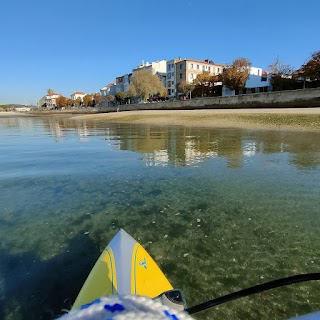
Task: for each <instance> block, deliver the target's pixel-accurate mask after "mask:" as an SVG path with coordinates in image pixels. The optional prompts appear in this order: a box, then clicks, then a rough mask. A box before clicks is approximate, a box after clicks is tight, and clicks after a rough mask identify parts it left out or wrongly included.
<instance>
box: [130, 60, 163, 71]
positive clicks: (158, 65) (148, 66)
mask: <svg viewBox="0 0 320 320" xmlns="http://www.w3.org/2000/svg"><path fill="white" fill-rule="evenodd" d="M140 70H147V71H150V72H152V74H157V73H166V72H167V60H160V61H158V60H157V61H155V62H151V63H149V62H146V63H144V61H142V64H141V65H140V66H137V67H136V68H134V69H133V70H132V73H135V72H137V71H140Z"/></svg>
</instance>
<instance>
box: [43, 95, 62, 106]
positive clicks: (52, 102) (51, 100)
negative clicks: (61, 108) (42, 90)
mask: <svg viewBox="0 0 320 320" xmlns="http://www.w3.org/2000/svg"><path fill="white" fill-rule="evenodd" d="M59 97H61V94H58V93H52V94H47V95H46V99H45V103H46V105H47V108H49V109H51V108H54V107H56V106H57V103H56V99H57V98H59Z"/></svg>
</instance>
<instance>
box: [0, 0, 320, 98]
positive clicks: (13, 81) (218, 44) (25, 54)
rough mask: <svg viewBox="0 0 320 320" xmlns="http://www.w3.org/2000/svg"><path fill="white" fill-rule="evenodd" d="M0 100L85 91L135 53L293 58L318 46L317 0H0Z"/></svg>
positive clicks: (125, 65) (261, 61)
mask: <svg viewBox="0 0 320 320" xmlns="http://www.w3.org/2000/svg"><path fill="white" fill-rule="evenodd" d="M0 12H1V19H0V30H1V32H0V44H1V47H0V104H6V103H21V104H31V103H36V102H37V101H38V100H39V99H40V98H41V97H42V96H43V95H45V94H46V91H47V89H48V88H53V89H54V90H55V91H56V92H57V93H62V94H63V95H65V96H68V97H69V96H70V94H71V93H72V92H74V91H84V92H86V93H92V92H97V91H99V89H100V88H102V87H103V86H105V85H106V84H108V83H110V82H112V81H113V80H114V79H115V77H116V76H120V75H122V74H125V73H128V72H131V70H132V68H134V67H135V66H137V65H139V64H140V63H141V61H142V60H144V61H149V62H151V61H154V60H161V59H172V58H177V57H182V58H192V59H206V58H209V59H211V60H213V61H214V62H216V63H230V62H232V60H234V59H235V58H238V57H246V58H248V59H249V60H250V61H251V62H252V64H253V66H256V67H262V68H264V69H267V68H268V65H269V64H271V63H272V62H273V61H274V60H275V59H276V57H277V56H278V57H279V59H280V61H281V62H283V63H286V64H290V65H291V66H293V67H295V68H299V67H300V66H301V64H302V63H304V61H305V60H307V59H308V58H309V56H310V54H311V53H312V52H314V51H316V50H320V33H319V30H320V27H319V12H320V1H319V0H304V1H301V0H269V1H257V0H255V1H251V0H243V1H238V0H224V1H215V0H162V1H152V0H149V1H147V0H122V1H117V0H113V1H111V0H109V1H108V0H90V1H83V0H55V1H47V0H28V1H25V0H10V1H9V0H3V1H1V4H0Z"/></svg>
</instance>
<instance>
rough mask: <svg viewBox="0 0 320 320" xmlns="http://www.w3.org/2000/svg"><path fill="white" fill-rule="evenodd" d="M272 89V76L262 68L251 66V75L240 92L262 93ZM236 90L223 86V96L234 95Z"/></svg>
mask: <svg viewBox="0 0 320 320" xmlns="http://www.w3.org/2000/svg"><path fill="white" fill-rule="evenodd" d="M268 91H271V85H270V77H269V76H268V74H267V73H266V72H265V71H263V70H262V68H256V67H251V69H250V73H249V77H248V79H247V81H246V85H245V90H239V92H238V94H243V93H260V92H268ZM234 95H236V91H235V90H230V89H228V88H227V87H226V86H223V88H222V96H234Z"/></svg>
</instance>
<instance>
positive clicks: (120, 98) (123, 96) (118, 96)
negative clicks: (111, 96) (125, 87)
mask: <svg viewBox="0 0 320 320" xmlns="http://www.w3.org/2000/svg"><path fill="white" fill-rule="evenodd" d="M115 98H116V100H117V101H118V102H119V103H120V104H122V103H123V102H124V101H125V99H126V98H127V94H126V93H125V92H123V91H120V92H117V93H116V95H115Z"/></svg>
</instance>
